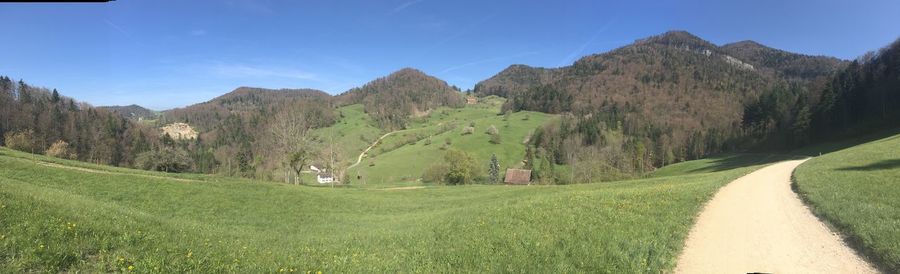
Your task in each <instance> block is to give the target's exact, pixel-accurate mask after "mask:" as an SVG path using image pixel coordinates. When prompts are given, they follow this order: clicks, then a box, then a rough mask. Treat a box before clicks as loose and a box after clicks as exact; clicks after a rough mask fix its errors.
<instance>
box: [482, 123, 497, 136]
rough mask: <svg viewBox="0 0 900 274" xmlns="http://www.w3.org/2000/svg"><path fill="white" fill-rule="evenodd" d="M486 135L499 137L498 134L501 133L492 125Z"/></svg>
mask: <svg viewBox="0 0 900 274" xmlns="http://www.w3.org/2000/svg"><path fill="white" fill-rule="evenodd" d="M484 133H486V134H490V135H497V134H500V131H499V130H497V127H495V126H494V125H491V126H489V127H488V128H487V130H485V131H484Z"/></svg>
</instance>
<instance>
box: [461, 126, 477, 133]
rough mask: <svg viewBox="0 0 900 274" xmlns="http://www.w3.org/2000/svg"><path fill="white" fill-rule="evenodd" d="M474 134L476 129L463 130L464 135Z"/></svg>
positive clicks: (465, 128)
mask: <svg viewBox="0 0 900 274" xmlns="http://www.w3.org/2000/svg"><path fill="white" fill-rule="evenodd" d="M472 133H475V128H474V127H464V128H463V130H462V135H469V134H472Z"/></svg>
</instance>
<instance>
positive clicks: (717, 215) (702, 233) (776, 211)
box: [675, 160, 877, 273]
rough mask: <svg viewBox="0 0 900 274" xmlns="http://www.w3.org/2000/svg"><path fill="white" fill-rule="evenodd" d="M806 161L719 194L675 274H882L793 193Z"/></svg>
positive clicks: (768, 170)
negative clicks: (799, 168) (797, 172)
mask: <svg viewBox="0 0 900 274" xmlns="http://www.w3.org/2000/svg"><path fill="white" fill-rule="evenodd" d="M803 161H805V160H797V161H786V162H781V163H777V164H773V165H771V166H768V167H765V168H762V169H760V170H757V171H755V172H753V173H750V174H748V175H746V176H744V177H741V178H739V179H737V180H735V181H734V182H731V183H730V184H728V185H727V186H725V187H723V188H722V189H721V190H719V192H718V193H717V194H716V195H715V197H713V199H712V200H711V201H710V202H709V204H707V205H706V207H705V208H704V209H703V211H702V212H701V213H700V216H699V217H698V219H697V223H696V224H694V227H693V228H692V229H691V232H690V235H689V236H688V240H687V243H686V245H685V249H684V251H683V252H682V254H681V256H680V257H679V258H678V266H677V267H676V269H675V272H676V273H748V272H764V273H877V271H876V270H875V269H874V268H872V266H870V265H869V264H868V263H866V262H865V261H863V260H862V259H861V258H860V257H859V256H858V255H856V253H855V252H854V251H853V250H851V249H850V248H848V247H847V246H846V245H844V243H843V242H842V240H841V239H840V237H839V236H837V235H836V234H834V233H833V232H831V231H830V230H829V229H828V227H826V226H825V225H824V224H823V223H822V222H820V221H819V220H818V219H817V218H816V217H815V216H814V215H812V213H811V212H810V211H809V209H807V208H806V206H805V205H804V204H803V202H802V201H800V199H799V197H798V196H797V194H795V193H794V192H793V191H792V190H791V182H790V179H791V172H792V171H793V170H794V168H796V167H797V166H799V165H800V164H801V163H803Z"/></svg>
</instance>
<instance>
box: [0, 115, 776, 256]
mask: <svg viewBox="0 0 900 274" xmlns="http://www.w3.org/2000/svg"><path fill="white" fill-rule="evenodd" d="M532 118H534V117H532ZM683 164H687V165H697V164H696V163H692V162H687V163H683ZM701 165H703V164H701ZM758 167H759V166H745V167H740V168H734V169H728V170H721V171H715V172H713V171H710V172H694V173H692V174H688V175H681V176H665V177H658V178H651V179H642V180H633V181H622V182H612V183H596V184H581V185H569V186H517V187H512V186H488V185H468V186H454V187H448V186H440V187H426V188H421V189H408V190H383V189H371V188H334V189H332V188H317V187H304V186H293V185H284V184H278V183H270V182H259V181H250V180H244V179H234V178H226V177H217V176H207V175H170V174H163V173H155V172H146V171H136V170H130V169H122V168H114V167H104V166H95V165H91V164H85V163H78V162H72V161H67V160H60V159H54V158H49V157H44V156H33V155H30V154H25V153H21V152H15V151H11V150H8V149H5V148H2V149H0V272H79V271H80V272H116V271H122V272H140V273H147V272H157V273H178V272H197V271H203V272H240V273H247V272H254V273H257V272H306V271H312V272H316V271H322V272H325V273H331V272H357V273H358V272H368V273H372V272H375V273H378V272H524V271H528V272H548V271H554V272H605V273H634V272H653V273H658V272H667V271H670V270H671V269H672V268H673V267H674V264H675V261H676V257H677V254H678V252H679V251H680V249H681V248H682V244H683V241H684V238H685V237H686V234H687V232H688V230H689V229H690V227H691V225H692V223H693V219H694V217H695V215H696V214H697V212H698V211H699V210H700V208H701V207H702V205H703V203H704V202H705V201H707V200H708V199H709V198H710V197H711V196H712V195H713V193H714V192H715V191H716V190H717V189H718V188H719V187H720V186H722V185H724V184H725V183H727V182H730V181H731V180H733V179H735V178H737V177H739V176H741V175H743V174H745V173H747V172H749V171H751V170H753V169H755V168H758ZM695 168H696V166H695Z"/></svg>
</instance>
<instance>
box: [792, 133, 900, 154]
mask: <svg viewBox="0 0 900 274" xmlns="http://www.w3.org/2000/svg"><path fill="white" fill-rule="evenodd" d="M896 138H900V128H894V129H886V130H880V131H876V132H873V133H869V134H863V135H858V136H855V137H848V138H843V139H841V140H838V141H826V142H820V143H816V144H811V145H807V146H804V147H801V148H798V149H795V150H792V151H790V152H789V153H790V154H796V155H808V156H819V155H822V154H826V153H831V152H835V151H838V150H843V149H846V148H850V147H854V146H857V145H861V144H865V143H868V142H873V141H888V140H892V139H896ZM882 139H883V140H882Z"/></svg>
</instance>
